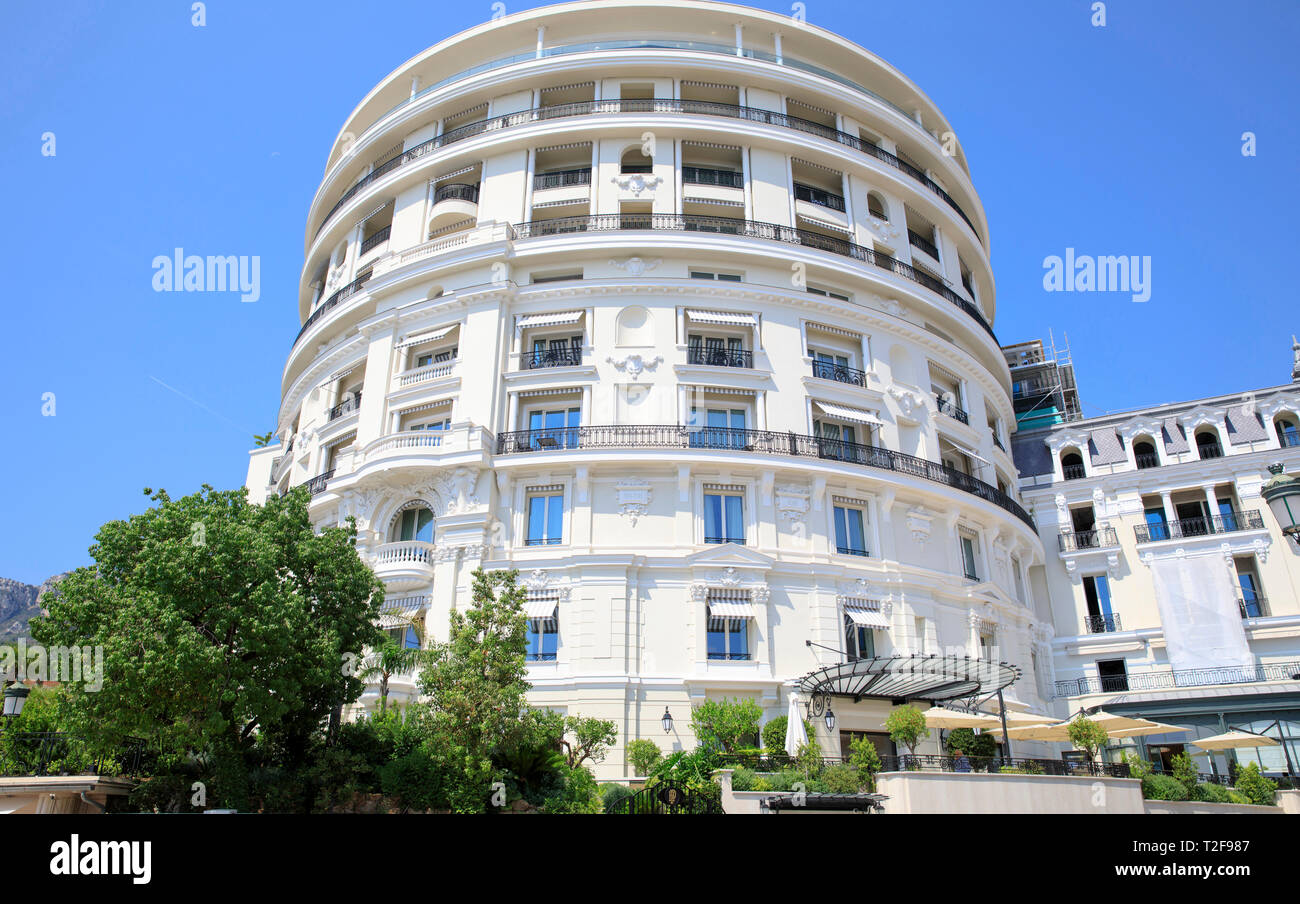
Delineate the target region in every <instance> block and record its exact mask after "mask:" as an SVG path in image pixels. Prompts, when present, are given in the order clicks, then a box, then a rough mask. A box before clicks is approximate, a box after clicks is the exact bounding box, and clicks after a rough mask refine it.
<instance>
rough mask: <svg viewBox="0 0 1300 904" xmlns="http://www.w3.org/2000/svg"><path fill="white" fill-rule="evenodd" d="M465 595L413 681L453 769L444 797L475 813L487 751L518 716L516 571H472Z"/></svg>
mask: <svg viewBox="0 0 1300 904" xmlns="http://www.w3.org/2000/svg"><path fill="white" fill-rule="evenodd" d="M473 577H474V587H473V600H472V603H471V606H470V608H469V609H468V610H467V611H465V612H464V613H461V612H458V611H455V610H453V611H452V613H451V625H450V627H449V630H448V635H447V640H446V641H445V642H443V643H438V644H434V645H433V646H432V647H431V648H430V649H429V651H428V655H427V657H426V660H425V663H426V664H425V667H424V670H423V671H422V672H421V675H420V685H421V688H422V689H423V691H424V693H425V694H427V695H428V698H429V706H430V708H431V710H432V721H433V729H434V734H435V736H436V739H437V743H438V744H439V745H440V747H441V748H442V749H441V751H440V753H441V755H442V757H443V758H444V761H445V762H446V764H447V766H448V768H449V769H450V770H451V772H452V773H453V774H454V775H455V776H456V778H457V781H456V783H455V786H454V787H452V788H450V789H449V793H448V796H449V804H450V806H451V808H452V809H453V810H456V811H458V812H471V813H473V812H481V811H482V810H483V809H484V807H485V806H486V804H487V800H488V797H489V795H490V793H491V783H492V780H493V775H494V766H493V762H492V754H493V752H494V751H496V750H497V749H499V748H501V747H502V746H503V745H504V744H506V743H508V742H509V741H510V740H511V735H512V732H513V731H516V730H518V726H519V723H520V722H521V720H522V719H523V718H524V713H525V712H526V710H527V704H526V702H525V699H524V695H525V694H526V693H527V691H528V688H529V684H528V682H527V681H526V680H525V678H524V676H525V674H526V670H527V659H526V656H527V649H528V635H527V619H526V618H525V616H524V610H523V604H524V589H523V588H522V587H520V586H519V584H518V583H517V578H518V572H516V571H493V572H491V573H488V572H485V571H483V570H482V569H481V568H480V569H475V571H474V576H473Z"/></svg>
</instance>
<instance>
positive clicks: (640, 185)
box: [610, 173, 664, 198]
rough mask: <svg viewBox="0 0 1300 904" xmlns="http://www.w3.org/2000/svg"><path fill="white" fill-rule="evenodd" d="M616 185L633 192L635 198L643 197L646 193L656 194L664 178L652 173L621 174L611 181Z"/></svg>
mask: <svg viewBox="0 0 1300 904" xmlns="http://www.w3.org/2000/svg"><path fill="white" fill-rule="evenodd" d="M610 181H611V182H613V183H614V184H615V185H617V186H618V187H619V188H620V189H622V190H623V191H626V192H631V193H632V195H634V196H635V197H638V198H639V197H641V195H642V194H643V193H645V192H654V190H655V189H656V188H658V187H659V186H660V185H661V184H663V181H664V180H663V178H662V177H660V176H656V175H653V174H651V173H620V174H619V175H617V176H614V177H612V178H611V179H610Z"/></svg>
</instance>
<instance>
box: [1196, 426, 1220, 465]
mask: <svg viewBox="0 0 1300 904" xmlns="http://www.w3.org/2000/svg"><path fill="white" fill-rule="evenodd" d="M1196 453H1197V455H1198V456H1200V457H1201V458H1222V457H1223V446H1222V445H1220V444H1219V434H1217V433H1215V432H1214V431H1212V430H1205V431H1202V432H1200V433H1197V434H1196Z"/></svg>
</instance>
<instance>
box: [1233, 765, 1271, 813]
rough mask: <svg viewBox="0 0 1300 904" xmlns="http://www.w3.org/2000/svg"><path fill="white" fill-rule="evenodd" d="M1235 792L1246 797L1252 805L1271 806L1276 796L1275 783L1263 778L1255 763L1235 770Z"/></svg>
mask: <svg viewBox="0 0 1300 904" xmlns="http://www.w3.org/2000/svg"><path fill="white" fill-rule="evenodd" d="M1237 790H1238V791H1240V792H1241V793H1242V794H1244V795H1246V797H1247V798H1249V799H1250V802H1251V803H1252V804H1257V805H1259V806H1261V807H1268V806H1272V804H1273V802H1274V799H1275V795H1276V794H1277V782H1275V781H1273V780H1272V779H1270V778H1265V777H1264V776H1263V775H1262V774H1261V773H1260V771H1259V765H1258V764H1257V763H1247V764H1246V765H1245V766H1242V767H1241V768H1240V769H1238V770H1237Z"/></svg>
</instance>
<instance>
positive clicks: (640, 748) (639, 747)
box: [627, 738, 664, 775]
mask: <svg viewBox="0 0 1300 904" xmlns="http://www.w3.org/2000/svg"><path fill="white" fill-rule="evenodd" d="M663 756H664V754H663V751H662V750H660V749H659V745H658V744H656V743H655V742H654V741H651V740H649V739H647V738H638V739H637V740H635V741H628V744H627V761H628V762H629V763H631V764H632V771H633V773H635V774H636V775H649V774H650V773H651V772H652V771H654V768H655V766H657V765H658V764H659V761H660V760H662V759H663Z"/></svg>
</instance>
